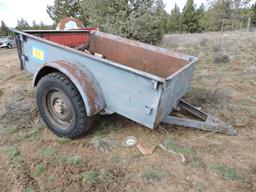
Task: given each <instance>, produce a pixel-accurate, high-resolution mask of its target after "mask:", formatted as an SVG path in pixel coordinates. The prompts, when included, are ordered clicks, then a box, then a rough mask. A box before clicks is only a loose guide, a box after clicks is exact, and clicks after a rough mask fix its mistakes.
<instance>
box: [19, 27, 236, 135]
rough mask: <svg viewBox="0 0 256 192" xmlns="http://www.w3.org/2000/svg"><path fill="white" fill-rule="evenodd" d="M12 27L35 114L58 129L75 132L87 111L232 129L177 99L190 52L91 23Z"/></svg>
mask: <svg viewBox="0 0 256 192" xmlns="http://www.w3.org/2000/svg"><path fill="white" fill-rule="evenodd" d="M15 34H16V41H17V49H18V53H19V58H20V63H21V69H24V70H28V71H30V72H31V73H33V74H34V81H33V85H34V86H36V87H37V103H38V107H39V111H40V113H41V116H42V118H43V119H44V121H45V122H46V124H47V126H48V127H49V128H50V129H51V130H52V131H53V132H54V133H55V134H57V135H59V136H64V137H69V138H75V137H78V136H80V135H81V134H83V133H84V132H86V131H87V130H88V129H89V127H90V126H91V123H90V122H91V120H92V117H93V116H95V115H97V114H111V113H118V114H120V115H123V116H125V117H127V118H129V119H131V120H133V121H136V122H138V123H140V124H142V125H144V126H146V127H148V128H155V127H156V126H158V124H159V123H161V122H164V123H168V124H173V125H180V126H185V127H191V128H197V129H202V130H206V131H214V132H220V133H223V134H227V135H237V131H236V130H235V129H234V128H233V127H232V126H231V125H229V124H227V123H224V122H222V121H221V120H219V119H217V118H216V117H213V116H210V115H208V114H206V113H204V112H202V111H200V110H198V109H197V108H195V107H193V106H192V105H190V104H189V103H187V102H185V101H183V100H181V98H182V97H183V96H184V95H185V94H186V92H187V91H188V89H189V88H190V84H191V80H192V76H193V71H194V67H195V64H196V62H197V60H198V59H197V58H196V57H193V56H189V55H185V54H181V53H177V52H174V51H171V50H167V49H163V48H159V47H155V46H152V45H148V44H144V43H140V42H136V41H132V40H128V39H124V38H121V37H118V36H114V35H110V34H107V33H102V32H99V31H94V30H92V31H91V30H66V31H25V32H21V31H17V30H15ZM173 111H178V112H180V113H182V112H184V111H185V112H186V114H189V116H190V118H179V117H175V116H172V115H171V113H172V112H173ZM191 117H194V118H193V119H191Z"/></svg>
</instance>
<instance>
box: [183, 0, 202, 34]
mask: <svg viewBox="0 0 256 192" xmlns="http://www.w3.org/2000/svg"><path fill="white" fill-rule="evenodd" d="M181 19H182V28H183V30H184V31H186V32H187V33H194V32H200V30H201V28H200V26H199V18H198V14H197V12H196V8H195V4H194V0H187V3H186V5H185V7H184V9H183V12H182V18H181Z"/></svg>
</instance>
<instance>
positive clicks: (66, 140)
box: [58, 137, 72, 144]
mask: <svg viewBox="0 0 256 192" xmlns="http://www.w3.org/2000/svg"><path fill="white" fill-rule="evenodd" d="M58 141H59V143H60V144H65V143H69V142H70V141H72V140H71V139H68V138H65V137H58Z"/></svg>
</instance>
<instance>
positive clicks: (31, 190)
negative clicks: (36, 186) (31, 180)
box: [25, 187, 34, 192]
mask: <svg viewBox="0 0 256 192" xmlns="http://www.w3.org/2000/svg"><path fill="white" fill-rule="evenodd" d="M33 191H34V190H33V188H32V187H28V188H27V189H26V191H25V192H33Z"/></svg>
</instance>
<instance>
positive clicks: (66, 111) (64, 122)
mask: <svg viewBox="0 0 256 192" xmlns="http://www.w3.org/2000/svg"><path fill="white" fill-rule="evenodd" d="M43 103H44V108H45V111H46V115H47V116H48V118H49V120H50V121H51V123H53V124H54V125H55V126H56V127H58V128H59V129H68V128H69V126H70V125H71V123H72V122H73V121H74V119H75V115H74V114H75V113H74V107H73V105H72V104H71V102H70V100H69V98H68V97H67V96H66V95H65V93H64V92H62V91H61V90H59V89H50V90H47V91H46V92H45V94H44V102H43Z"/></svg>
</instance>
